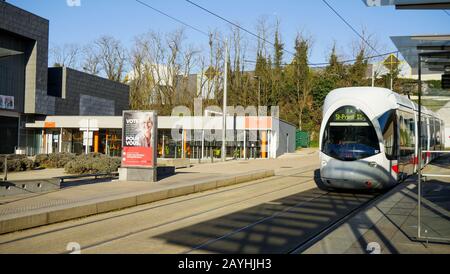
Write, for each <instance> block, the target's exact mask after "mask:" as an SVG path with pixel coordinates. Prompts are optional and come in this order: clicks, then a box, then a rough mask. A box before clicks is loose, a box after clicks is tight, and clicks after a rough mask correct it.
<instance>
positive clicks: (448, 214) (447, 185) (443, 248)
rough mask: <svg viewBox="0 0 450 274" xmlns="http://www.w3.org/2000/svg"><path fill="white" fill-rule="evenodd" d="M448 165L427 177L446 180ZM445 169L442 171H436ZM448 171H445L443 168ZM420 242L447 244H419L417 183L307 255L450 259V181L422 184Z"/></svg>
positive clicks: (406, 186)
mask: <svg viewBox="0 0 450 274" xmlns="http://www.w3.org/2000/svg"><path fill="white" fill-rule="evenodd" d="M447 164H448V163H446V160H445V159H444V161H438V162H437V163H434V164H433V165H430V166H428V167H427V168H426V169H425V173H439V174H448V167H449V166H448V165H447ZM438 167H441V168H438ZM442 167H444V168H442ZM422 191H423V196H422V197H423V198H422V201H423V206H422V207H421V209H422V212H421V214H420V215H421V218H422V221H421V223H422V227H423V229H422V230H421V231H422V234H423V235H422V236H427V237H434V238H437V237H439V238H441V239H447V240H448V243H445V241H439V243H437V242H435V241H432V240H430V241H429V242H428V243H427V242H426V241H423V240H421V241H418V240H417V235H418V227H417V226H418V201H417V177H415V178H412V179H410V180H407V182H405V183H403V184H401V185H399V186H397V187H396V188H394V189H393V190H391V191H390V192H389V193H388V194H387V195H385V196H383V197H382V198H381V199H380V200H378V201H376V202H375V203H374V204H372V205H371V206H370V207H369V208H367V209H366V210H363V211H362V212H359V213H358V214H357V215H355V216H354V217H352V218H351V219H349V220H348V221H347V222H346V223H344V224H343V225H341V226H340V227H338V228H337V229H336V230H334V231H332V232H331V233H330V234H328V235H327V236H325V237H324V238H323V239H322V240H320V241H319V242H317V243H316V244H315V245H313V246H312V247H310V248H309V249H307V250H306V251H305V252H304V253H306V254H368V253H371V252H373V251H375V252H379V253H381V254H442V253H444V254H450V180H448V179H442V178H440V179H439V180H431V178H430V179H428V180H427V182H426V183H424V184H423V187H422Z"/></svg>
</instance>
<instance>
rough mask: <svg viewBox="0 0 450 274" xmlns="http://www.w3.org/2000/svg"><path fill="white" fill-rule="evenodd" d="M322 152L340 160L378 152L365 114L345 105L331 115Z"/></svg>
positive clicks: (378, 149)
mask: <svg viewBox="0 0 450 274" xmlns="http://www.w3.org/2000/svg"><path fill="white" fill-rule="evenodd" d="M322 152H323V153H325V154H327V155H328V156H330V157H333V158H335V159H339V160H342V161H356V160H360V159H364V158H367V157H370V156H373V155H376V154H378V153H380V144H379V140H378V137H377V134H376V132H375V128H374V127H373V125H372V123H371V122H370V120H369V119H368V118H367V116H366V115H365V114H364V113H363V112H362V111H360V110H358V109H356V108H355V107H353V106H345V107H342V108H340V109H338V110H337V111H336V112H334V113H333V115H331V118H330V120H329V121H328V124H327V126H326V128H325V133H324V138H323V144H322Z"/></svg>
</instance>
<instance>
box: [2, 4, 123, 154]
mask: <svg viewBox="0 0 450 274" xmlns="http://www.w3.org/2000/svg"><path fill="white" fill-rule="evenodd" d="M48 37H49V21H48V20H47V19H44V18H42V17H39V16H37V15H34V14H32V13H29V12H27V11H25V10H23V9H20V8H18V7H15V6H13V5H11V4H9V3H7V2H5V1H3V0H0V154H2V153H14V151H15V149H16V148H22V149H26V148H28V147H30V146H35V144H34V143H35V140H34V139H33V137H32V136H30V135H29V132H28V131H27V129H26V124H27V123H33V122H35V121H36V120H44V119H45V117H46V116H48V115H93V116H108V115H121V114H122V111H123V110H126V109H128V105H129V103H128V102H129V87H128V86H127V85H124V84H121V83H117V82H113V81H110V80H108V79H104V78H101V77H97V76H93V75H89V74H86V73H83V72H80V71H76V70H73V69H69V68H50V69H49V68H48V44H49V42H48ZM11 102H13V103H11Z"/></svg>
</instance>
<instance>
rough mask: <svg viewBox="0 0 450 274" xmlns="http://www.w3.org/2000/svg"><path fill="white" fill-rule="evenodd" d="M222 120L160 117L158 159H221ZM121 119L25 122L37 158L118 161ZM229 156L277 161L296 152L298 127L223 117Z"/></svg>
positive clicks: (273, 120)
mask: <svg viewBox="0 0 450 274" xmlns="http://www.w3.org/2000/svg"><path fill="white" fill-rule="evenodd" d="M222 119H223V118H222V117H221V116H217V117H211V116H205V117H202V116H197V117H196V116H187V117H177V116H171V117H169V116H160V117H158V157H160V158H191V159H205V158H211V156H212V157H213V158H220V157H221V155H220V153H221V147H222V141H221V137H222V128H223V125H222ZM122 125H123V120H122V116H47V117H46V119H45V120H40V121H35V122H33V123H27V124H26V127H27V129H28V130H31V131H34V132H36V134H35V138H36V139H37V140H38V141H37V143H38V144H39V147H37V153H54V152H70V153H77V154H82V153H85V152H99V153H104V154H107V155H110V156H120V155H121V151H122V147H121V145H122ZM226 130H227V135H226V136H227V137H226V140H227V141H226V144H227V157H234V158H245V159H248V158H277V157H279V156H281V155H283V154H285V153H292V152H295V150H296V147H295V145H296V127H295V126H294V125H291V124H289V123H287V122H284V121H282V120H280V119H278V118H273V117H254V116H236V117H234V116H229V117H227V129H226Z"/></svg>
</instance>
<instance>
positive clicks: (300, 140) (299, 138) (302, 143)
mask: <svg viewBox="0 0 450 274" xmlns="http://www.w3.org/2000/svg"><path fill="white" fill-rule="evenodd" d="M295 140H296V146H297V148H307V147H309V145H310V137H309V132H306V131H300V130H297V133H296V138H295Z"/></svg>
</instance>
